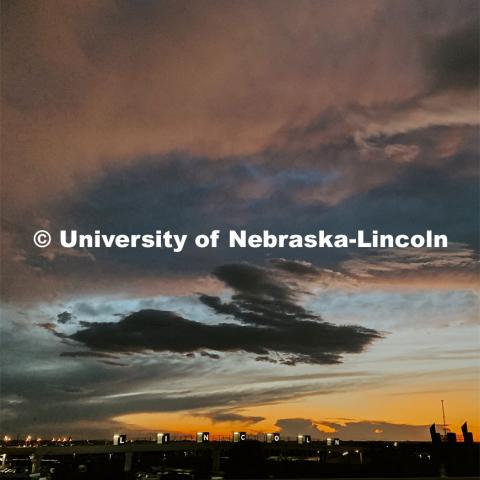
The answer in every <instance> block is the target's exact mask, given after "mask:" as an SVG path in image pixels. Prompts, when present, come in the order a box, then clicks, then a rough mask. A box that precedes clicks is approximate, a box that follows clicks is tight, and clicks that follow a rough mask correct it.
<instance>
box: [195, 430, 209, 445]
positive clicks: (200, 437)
mask: <svg viewBox="0 0 480 480" xmlns="http://www.w3.org/2000/svg"><path fill="white" fill-rule="evenodd" d="M209 441H210V433H209V432H197V443H205V442H209Z"/></svg>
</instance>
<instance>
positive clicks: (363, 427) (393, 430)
mask: <svg viewBox="0 0 480 480" xmlns="http://www.w3.org/2000/svg"><path fill="white" fill-rule="evenodd" d="M276 425H277V427H279V428H280V432H281V433H282V434H284V435H286V436H296V435H298V434H307V435H308V434H309V435H311V436H312V437H313V438H325V437H338V438H341V439H342V440H374V439H377V440H399V441H402V440H411V441H415V440H416V441H426V440H428V438H429V432H428V425H409V424H397V423H389V422H382V421H370V420H363V421H353V420H348V419H345V420H341V421H329V420H311V419H306V418H284V419H279V420H277V423H276ZM325 427H327V428H325Z"/></svg>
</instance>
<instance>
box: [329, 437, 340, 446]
mask: <svg viewBox="0 0 480 480" xmlns="http://www.w3.org/2000/svg"><path fill="white" fill-rule="evenodd" d="M327 445H329V446H331V445H340V439H339V438H327Z"/></svg>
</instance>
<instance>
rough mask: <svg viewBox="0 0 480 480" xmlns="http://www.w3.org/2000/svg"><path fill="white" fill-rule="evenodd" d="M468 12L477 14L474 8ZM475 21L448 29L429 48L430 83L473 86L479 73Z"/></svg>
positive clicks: (471, 87) (469, 87) (441, 85)
mask: <svg viewBox="0 0 480 480" xmlns="http://www.w3.org/2000/svg"><path fill="white" fill-rule="evenodd" d="M472 15H474V18H475V17H478V6H477V10H473V11H472ZM479 45H480V38H479V28H478V23H477V22H475V23H472V24H471V25H470V26H468V27H467V28H464V29H462V30H459V31H454V32H451V33H449V34H448V35H447V36H445V37H443V38H441V39H439V40H438V41H437V42H436V43H435V45H434V46H433V47H432V50H431V57H430V59H429V60H430V65H429V66H430V67H431V69H432V76H433V84H434V87H436V88H438V89H472V90H473V89H477V88H478V85H479V79H480V77H479V74H480V63H479V59H480V49H479Z"/></svg>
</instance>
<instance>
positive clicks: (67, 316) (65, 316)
mask: <svg viewBox="0 0 480 480" xmlns="http://www.w3.org/2000/svg"><path fill="white" fill-rule="evenodd" d="M72 318H73V315H72V314H71V313H70V312H66V311H65V312H62V313H59V314H58V315H57V322H58V323H68V322H69V321H70V320H71V319H72Z"/></svg>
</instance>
